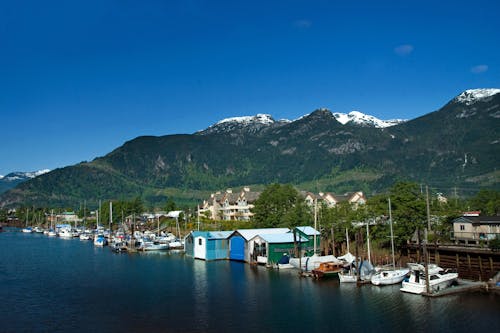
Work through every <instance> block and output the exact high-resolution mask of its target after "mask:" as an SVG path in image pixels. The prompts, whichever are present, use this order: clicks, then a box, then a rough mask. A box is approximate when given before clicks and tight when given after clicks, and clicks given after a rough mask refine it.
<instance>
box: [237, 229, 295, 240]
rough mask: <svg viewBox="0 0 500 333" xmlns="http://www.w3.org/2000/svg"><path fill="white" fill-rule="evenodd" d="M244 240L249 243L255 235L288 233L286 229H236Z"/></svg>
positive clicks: (288, 230)
mask: <svg viewBox="0 0 500 333" xmlns="http://www.w3.org/2000/svg"><path fill="white" fill-rule="evenodd" d="M236 232H238V233H239V234H240V235H241V236H242V237H243V238H245V240H247V241H249V240H250V239H252V238H254V237H255V236H257V235H264V234H285V233H287V232H290V229H288V228H263V229H238V230H236Z"/></svg>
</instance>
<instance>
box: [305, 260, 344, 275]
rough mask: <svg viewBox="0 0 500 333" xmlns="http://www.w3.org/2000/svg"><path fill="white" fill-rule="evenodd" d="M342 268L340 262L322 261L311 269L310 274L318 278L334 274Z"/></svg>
mask: <svg viewBox="0 0 500 333" xmlns="http://www.w3.org/2000/svg"><path fill="white" fill-rule="evenodd" d="M343 269H344V266H343V264H342V263H339V262H333V261H330V262H322V263H321V264H320V265H319V267H318V268H316V269H313V270H312V271H311V273H312V275H313V276H314V277H315V278H316V279H320V278H323V277H330V276H336V275H338V274H339V272H341V271H342V270H343Z"/></svg>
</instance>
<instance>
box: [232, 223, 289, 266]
mask: <svg viewBox="0 0 500 333" xmlns="http://www.w3.org/2000/svg"><path fill="white" fill-rule="evenodd" d="M289 231H290V229H288V228H264V229H238V230H236V231H234V232H233V233H232V234H231V235H230V236H229V259H230V260H237V261H245V262H250V260H251V254H252V253H253V250H254V249H253V243H249V241H250V239H252V238H254V237H255V236H257V235H264V234H284V233H287V232H289Z"/></svg>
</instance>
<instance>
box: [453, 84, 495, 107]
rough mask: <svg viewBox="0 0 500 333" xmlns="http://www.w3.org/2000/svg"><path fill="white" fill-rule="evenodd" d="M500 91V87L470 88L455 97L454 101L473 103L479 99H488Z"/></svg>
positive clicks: (466, 103)
mask: <svg viewBox="0 0 500 333" xmlns="http://www.w3.org/2000/svg"><path fill="white" fill-rule="evenodd" d="M498 93H500V89H494V88H490V89H469V90H466V91H464V92H463V93H461V94H460V95H458V96H457V97H455V99H454V101H455V102H458V103H464V104H465V105H472V104H474V103H476V102H478V101H487V100H486V99H488V98H491V97H492V96H494V95H496V94H498Z"/></svg>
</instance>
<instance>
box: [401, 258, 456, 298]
mask: <svg viewBox="0 0 500 333" xmlns="http://www.w3.org/2000/svg"><path fill="white" fill-rule="evenodd" d="M408 266H409V267H410V277H409V278H408V279H405V280H403V283H402V287H401V289H400V290H401V291H404V292H407V293H412V294H422V293H425V292H427V282H426V280H428V281H429V292H430V293H434V292H437V291H440V290H443V289H446V288H448V287H450V286H451V285H452V284H453V283H455V282H456V281H457V279H458V273H455V272H450V271H447V270H444V269H443V268H441V267H439V266H437V265H436V264H429V265H428V267H427V270H428V274H429V278H428V279H427V278H426V276H425V267H424V266H423V265H421V264H408Z"/></svg>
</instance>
